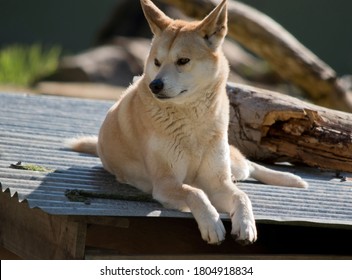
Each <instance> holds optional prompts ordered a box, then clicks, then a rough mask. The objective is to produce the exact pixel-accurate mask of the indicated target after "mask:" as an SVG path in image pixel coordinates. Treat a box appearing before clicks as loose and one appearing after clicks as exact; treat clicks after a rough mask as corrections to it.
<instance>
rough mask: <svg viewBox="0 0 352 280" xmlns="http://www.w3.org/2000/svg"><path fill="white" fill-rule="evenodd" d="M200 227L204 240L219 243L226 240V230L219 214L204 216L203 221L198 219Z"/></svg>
mask: <svg viewBox="0 0 352 280" xmlns="http://www.w3.org/2000/svg"><path fill="white" fill-rule="evenodd" d="M198 227H199V230H200V233H201V235H202V238H203V240H205V241H206V242H208V244H215V245H218V244H220V243H221V242H222V241H224V240H225V234H226V231H225V227H224V225H223V223H222V221H221V219H220V217H219V215H216V216H215V217H204V218H203V219H202V220H201V221H198Z"/></svg>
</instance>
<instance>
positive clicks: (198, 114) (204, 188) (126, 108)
mask: <svg viewBox="0 0 352 280" xmlns="http://www.w3.org/2000/svg"><path fill="white" fill-rule="evenodd" d="M141 5H142V8H143V11H144V14H145V17H146V19H147V21H148V23H149V25H150V28H151V30H152V32H153V34H154V38H153V41H152V46H151V50H150V53H149V56H148V58H147V61H146V64H145V69H144V74H143V75H142V76H141V77H140V79H139V80H138V81H136V82H135V83H134V84H132V85H131V86H130V87H129V88H128V89H127V91H126V93H125V94H124V96H123V97H122V98H121V99H120V100H119V101H118V102H116V104H115V105H113V106H112V108H111V109H110V110H109V112H108V114H107V116H106V119H105V121H104V122H103V124H102V126H101V129H100V132H99V136H98V137H82V138H78V139H71V141H70V143H69V145H70V147H71V148H72V149H73V150H75V151H78V152H86V153H93V154H96V155H98V156H99V157H100V159H101V161H102V163H103V166H104V168H105V169H106V170H108V171H109V172H110V173H112V174H114V175H115V176H116V179H117V180H118V181H120V182H124V183H128V184H131V185H133V186H136V187H137V188H139V189H141V190H142V191H144V192H147V193H150V194H152V195H153V197H154V198H155V199H156V200H158V201H159V202H161V203H162V204H163V205H165V206H167V207H171V208H175V209H180V210H183V211H186V210H190V211H191V212H192V214H193V216H194V218H195V219H196V221H197V223H198V226H199V230H200V232H201V235H202V238H203V239H204V240H205V241H207V242H208V243H210V244H218V243H220V242H221V241H223V240H224V238H225V228H224V226H223V223H222V221H221V220H220V218H219V213H218V211H219V212H226V213H228V214H229V215H230V217H231V222H232V231H231V234H232V235H233V236H235V237H236V239H237V240H238V241H239V242H241V243H245V244H246V243H252V242H254V241H255V240H256V238H257V231H256V226H255V221H254V216H253V212H252V205H251V202H250V200H249V198H248V197H247V195H246V194H245V193H244V192H243V191H241V190H240V189H238V188H237V187H236V185H235V184H234V182H233V180H232V179H233V177H234V178H235V179H236V180H243V179H246V178H247V177H249V176H252V177H253V178H255V179H258V180H260V181H262V182H264V183H269V184H276V185H287V186H292V187H305V186H307V183H306V182H305V181H303V180H302V179H301V178H300V177H298V176H295V175H293V174H290V173H285V172H278V171H273V170H270V169H267V168H265V167H262V166H260V165H258V164H254V163H252V162H250V161H248V160H246V159H245V158H244V156H242V154H241V153H240V152H239V151H238V150H237V149H236V148H235V147H233V146H229V144H228V138H227V129H228V122H229V101H228V97H227V94H226V90H225V85H226V81H227V78H228V72H229V66H228V62H227V60H226V58H225V57H224V55H223V52H222V50H221V46H222V42H223V40H224V37H225V35H226V32H227V9H226V0H224V1H222V2H221V3H220V4H219V5H218V6H217V7H216V8H215V9H214V10H213V11H212V12H211V13H210V14H209V15H208V16H207V17H205V18H204V19H203V20H202V21H195V22H185V21H182V20H172V19H171V18H169V17H168V16H166V15H165V14H164V13H163V12H162V11H160V10H159V9H158V8H157V7H156V6H155V5H154V4H153V3H152V2H151V1H150V0H141ZM232 176H233V177H232Z"/></svg>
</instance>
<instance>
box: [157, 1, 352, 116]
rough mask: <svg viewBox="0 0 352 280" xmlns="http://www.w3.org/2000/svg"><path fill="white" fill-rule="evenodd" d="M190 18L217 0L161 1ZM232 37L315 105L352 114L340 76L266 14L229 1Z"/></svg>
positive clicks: (203, 12)
mask: <svg viewBox="0 0 352 280" xmlns="http://www.w3.org/2000/svg"><path fill="white" fill-rule="evenodd" d="M159 1H160V2H164V3H168V4H172V5H174V6H176V7H178V8H179V9H180V10H182V11H183V12H184V13H185V14H186V15H187V16H190V17H194V18H202V17H203V16H204V15H206V14H207V13H208V12H209V11H211V9H213V8H214V6H215V5H216V4H217V3H218V1H216V0H192V1H189V0H159ZM228 15H229V16H228V22H229V23H228V35H229V37H232V38H233V39H235V40H236V41H238V42H239V43H241V44H242V45H243V46H245V47H246V48H248V49H249V50H251V51H252V52H254V53H256V54H257V55H258V56H260V57H262V58H263V59H265V60H266V61H267V62H268V63H269V64H270V65H271V66H272V68H273V69H274V70H276V72H277V73H278V74H279V75H281V76H282V77H283V78H284V79H287V80H288V81H290V82H292V83H293V84H295V85H296V86H298V87H300V88H302V89H303V90H304V91H305V93H306V94H307V98H309V100H311V101H312V102H313V103H315V104H318V105H320V106H325V107H329V108H333V109H337V110H342V111H347V112H352V93H351V92H350V91H348V90H347V89H346V88H344V87H343V85H342V83H340V81H339V78H338V77H337V76H336V73H335V71H334V70H333V69H331V68H330V67H329V66H328V65H326V64H325V63H324V62H323V61H321V60H320V59H319V58H318V57H317V56H316V55H314V54H313V53H312V52H311V51H310V50H308V49H307V48H306V47H304V46H303V45H302V44H301V43H300V42H299V41H298V40H297V39H296V38H294V37H293V36H292V35H291V34H290V33H289V32H287V31H286V30H285V29H284V28H283V27H282V26H280V25H279V24H278V23H276V22H275V21H274V20H272V19H271V18H269V17H268V16H266V15H264V14H263V13H261V12H259V11H257V10H255V9H253V8H251V7H249V6H247V5H245V4H243V3H239V2H237V1H228Z"/></svg>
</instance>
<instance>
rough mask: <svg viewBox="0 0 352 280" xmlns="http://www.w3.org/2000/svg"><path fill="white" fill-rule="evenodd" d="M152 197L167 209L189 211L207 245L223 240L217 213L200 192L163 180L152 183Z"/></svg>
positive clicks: (223, 233)
mask: <svg viewBox="0 0 352 280" xmlns="http://www.w3.org/2000/svg"><path fill="white" fill-rule="evenodd" d="M153 197H154V198H155V199H156V200H158V201H159V202H161V203H162V204H164V205H165V206H166V207H169V208H174V209H179V210H186V209H190V210H191V212H192V214H193V216H194V218H195V219H196V221H197V223H198V227H199V230H200V232H201V235H202V238H203V239H204V240H205V241H207V242H208V243H209V244H219V243H221V242H222V241H223V240H224V239H225V228H224V225H223V223H222V221H221V220H220V216H219V213H218V212H217V211H216V209H215V207H214V206H213V205H211V203H210V201H209V199H208V197H207V196H206V194H205V193H204V192H203V191H202V190H200V189H197V188H194V187H192V186H189V185H187V184H180V183H177V182H176V180H174V179H165V178H164V179H162V180H158V181H157V182H155V183H154V185H153Z"/></svg>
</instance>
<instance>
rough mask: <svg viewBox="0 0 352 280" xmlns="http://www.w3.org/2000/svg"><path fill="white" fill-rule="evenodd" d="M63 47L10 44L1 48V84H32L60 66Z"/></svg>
mask: <svg viewBox="0 0 352 280" xmlns="http://www.w3.org/2000/svg"><path fill="white" fill-rule="evenodd" d="M60 54H61V47H58V46H54V47H51V48H44V47H43V46H42V45H41V44H33V45H30V46H25V45H10V46H7V47H5V48H3V49H0V84H6V85H15V86H30V85H31V83H32V82H33V81H34V80H35V79H37V78H39V77H41V76H43V75H47V74H50V73H52V72H53V71H55V69H56V68H57V66H58V62H59V57H60Z"/></svg>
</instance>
